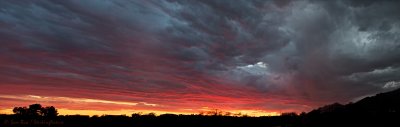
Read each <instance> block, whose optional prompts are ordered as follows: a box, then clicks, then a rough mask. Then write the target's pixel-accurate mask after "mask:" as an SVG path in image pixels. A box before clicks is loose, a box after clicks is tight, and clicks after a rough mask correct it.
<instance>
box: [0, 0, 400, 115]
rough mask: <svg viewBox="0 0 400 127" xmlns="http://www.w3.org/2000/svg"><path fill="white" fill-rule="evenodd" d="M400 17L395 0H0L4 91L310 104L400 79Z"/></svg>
mask: <svg viewBox="0 0 400 127" xmlns="http://www.w3.org/2000/svg"><path fill="white" fill-rule="evenodd" d="M399 13H400V3H399V2H397V1H357V0H355V1H340V0H338V1H313V0H309V1H290V0H284V1H281V0H279V1H278V0H277V1H256V0H254V1H245V0H243V1H235V2H232V1H215V0H204V1H179V0H178V1H175V0H168V1H156V0H143V1H141V0H138V1H78V0H72V1H1V2H0V39H1V41H0V44H1V45H2V46H1V47H0V80H1V81H2V82H1V83H0V88H1V91H0V94H1V95H3V96H6V95H7V96H28V95H38V96H45V97H54V98H57V97H69V98H90V99H94V100H107V101H112V102H131V103H136V102H146V103H149V104H159V105H163V106H164V107H163V109H159V110H163V111H178V110H182V109H201V108H202V107H211V108H220V109H226V110H261V111H280V112H284V111H297V112H300V111H308V110H310V109H312V108H314V107H317V106H320V105H323V104H326V103H331V102H348V101H351V100H353V99H354V98H358V97H361V96H365V95H369V94H373V93H377V92H382V91H387V90H391V89H395V88H397V87H398V86H399V85H398V84H399V83H398V82H400V78H399V77H400V76H399V74H400V73H399V70H400V66H399V65H400V50H399V49H400V42H399V39H400V36H399V35H400V22H399V20H400V17H399V16H398V14H399ZM0 98H2V96H0ZM3 99H4V100H6V99H7V98H4V97H3V98H2V100H3ZM17 100H18V99H17ZM18 101H19V102H24V103H28V102H32V101H29V100H23V99H19V100H18ZM9 102H11V101H9ZM12 106H14V105H12V104H11V103H7V104H3V105H1V107H2V108H9V107H12ZM64 107H65V108H68V106H64ZM99 107H101V106H99ZM69 108H70V109H74V108H76V107H69ZM81 108H82V107H80V108H78V109H81ZM105 109H106V107H105V108H104V110H105ZM123 109H134V107H132V108H130V107H129V106H128V107H124V108H123ZM96 110H101V109H96ZM155 110H156V109H155ZM196 111H198V110H196Z"/></svg>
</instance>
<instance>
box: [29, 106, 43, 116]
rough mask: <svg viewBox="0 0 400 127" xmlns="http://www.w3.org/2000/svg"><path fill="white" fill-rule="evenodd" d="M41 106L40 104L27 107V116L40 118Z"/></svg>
mask: <svg viewBox="0 0 400 127" xmlns="http://www.w3.org/2000/svg"><path fill="white" fill-rule="evenodd" d="M42 108H43V107H42V105H40V104H31V105H29V109H28V116H33V117H36V116H42V112H41V111H42Z"/></svg>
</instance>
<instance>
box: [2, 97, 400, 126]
mask: <svg viewBox="0 0 400 127" xmlns="http://www.w3.org/2000/svg"><path fill="white" fill-rule="evenodd" d="M13 111H14V113H15V114H14V115H0V127H3V126H4V127H25V126H29V127H49V126H51V127H108V126H115V127H399V126H400V122H398V119H399V118H400V112H399V111H400V89H398V90H394V91H391V92H386V93H380V94H377V95H375V96H372V97H367V98H364V99H362V100H360V101H358V102H355V103H349V104H346V105H342V104H339V103H334V104H330V105H326V106H323V107H320V108H317V109H315V110H312V111H311V112H309V113H301V114H300V115H297V114H296V113H282V115H281V116H266V117H249V116H247V115H241V116H237V115H225V114H227V113H222V111H219V110H215V112H210V113H205V115H204V113H201V114H197V115H176V114H162V115H160V116H156V115H154V114H152V113H150V114H141V113H134V114H132V115H131V116H125V115H103V116H92V117H90V116H85V115H66V116H58V113H57V109H56V108H55V107H53V106H49V107H42V106H41V105H40V104H32V105H30V106H29V107H15V108H14V110H13ZM219 112H221V113H219Z"/></svg>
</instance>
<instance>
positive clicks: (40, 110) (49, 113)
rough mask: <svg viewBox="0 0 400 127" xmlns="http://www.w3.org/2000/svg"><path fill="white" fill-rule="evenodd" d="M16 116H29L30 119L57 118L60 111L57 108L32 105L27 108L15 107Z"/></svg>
mask: <svg viewBox="0 0 400 127" xmlns="http://www.w3.org/2000/svg"><path fill="white" fill-rule="evenodd" d="M13 112H14V114H16V115H19V116H29V117H38V116H44V117H56V116H57V115H58V111H57V109H56V108H55V107H53V106H50V107H42V105H40V104H32V105H29V108H27V107H14V109H13Z"/></svg>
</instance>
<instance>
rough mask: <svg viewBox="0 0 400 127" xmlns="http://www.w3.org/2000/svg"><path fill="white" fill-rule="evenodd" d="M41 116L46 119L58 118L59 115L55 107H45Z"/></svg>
mask: <svg viewBox="0 0 400 127" xmlns="http://www.w3.org/2000/svg"><path fill="white" fill-rule="evenodd" d="M41 114H42V115H43V116H44V117H56V116H57V115H58V111H57V109H56V108H54V107H53V106H50V107H44V108H42V109H41Z"/></svg>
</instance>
